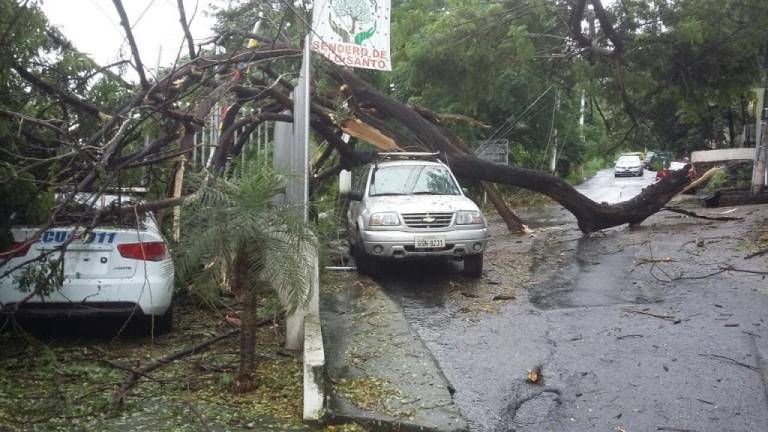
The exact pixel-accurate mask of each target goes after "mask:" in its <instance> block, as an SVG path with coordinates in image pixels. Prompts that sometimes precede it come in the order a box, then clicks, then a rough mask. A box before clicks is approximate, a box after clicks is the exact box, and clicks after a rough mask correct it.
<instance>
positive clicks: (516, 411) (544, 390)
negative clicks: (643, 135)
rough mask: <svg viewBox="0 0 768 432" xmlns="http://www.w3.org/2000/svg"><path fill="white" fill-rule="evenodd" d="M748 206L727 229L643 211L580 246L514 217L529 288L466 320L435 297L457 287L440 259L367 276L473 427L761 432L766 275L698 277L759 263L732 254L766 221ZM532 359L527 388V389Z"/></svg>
mask: <svg viewBox="0 0 768 432" xmlns="http://www.w3.org/2000/svg"><path fill="white" fill-rule="evenodd" d="M652 181H653V177H652V173H646V176H645V177H643V178H642V179H641V178H627V179H624V178H622V179H615V180H614V178H613V174H612V172H610V171H602V172H600V173H598V175H597V176H596V177H594V178H593V179H592V180H590V181H589V182H587V183H585V184H584V185H583V187H582V190H583V191H584V193H586V194H588V195H590V196H591V197H593V198H594V199H598V200H601V201H610V202H614V201H616V198H617V197H619V196H620V197H621V198H622V199H629V198H630V197H631V196H632V194H636V193H639V192H640V190H641V189H642V187H643V185H644V184H648V183H650V182H652ZM756 209H757V210H754V209H753V210H750V209H749V208H746V209H739V210H738V211H736V212H734V213H732V214H730V215H739V216H744V217H745V218H746V219H745V221H743V222H718V223H710V222H704V221H701V220H694V219H690V218H681V217H680V216H678V215H674V216H671V215H669V214H659V215H656V216H654V217H653V218H652V219H650V220H648V221H646V222H645V223H644V224H643V225H641V226H640V227H636V228H632V229H630V228H627V227H620V228H617V229H613V230H607V231H606V232H604V233H598V234H596V235H593V236H591V237H583V236H581V233H580V232H579V231H578V230H576V228H575V220H574V219H573V217H572V216H570V215H569V214H567V213H566V212H565V211H563V210H562V209H559V208H549V209H544V210H540V211H537V212H533V213H530V214H527V215H525V216H527V219H528V220H530V221H542V222H539V223H536V224H532V225H535V226H537V227H538V228H537V229H536V237H535V238H533V240H532V241H533V249H532V250H531V251H530V252H528V253H533V254H535V255H536V264H535V269H534V270H535V274H536V275H537V278H536V279H537V280H536V281H535V282H532V283H530V284H527V285H526V286H520V287H518V288H519V291H520V296H519V298H518V299H517V300H516V301H515V302H511V303H510V304H508V305H506V306H505V307H504V308H502V310H501V311H500V312H499V313H498V314H488V315H484V316H481V317H480V318H479V319H468V318H467V317H466V315H465V314H463V313H462V310H461V308H460V305H459V304H456V303H455V302H452V301H451V300H450V298H449V297H448V296H447V295H446V292H447V289H448V288H447V287H448V286H449V284H452V283H453V284H456V283H459V284H461V283H466V280H465V279H462V277H461V276H460V275H459V274H458V271H457V270H458V266H456V265H454V264H448V265H434V266H424V265H420V264H416V265H400V266H395V267H394V268H393V269H391V270H392V271H389V272H387V274H388V276H386V277H383V278H381V279H380V282H381V283H382V285H383V286H384V288H385V289H386V290H387V292H388V293H389V294H390V295H391V296H392V297H393V298H395V299H396V300H397V301H398V302H399V303H400V304H401V305H402V307H403V309H404V311H405V314H406V316H407V318H408V320H409V323H410V325H411V326H412V328H413V329H414V330H415V331H416V332H417V333H418V334H419V336H420V337H421V338H422V339H423V340H424V341H425V343H426V345H427V346H428V347H429V349H430V350H431V351H432V353H433V355H434V356H435V358H436V359H437V361H438V362H439V364H440V366H441V367H442V368H443V370H444V372H445V375H446V377H447V378H448V379H449V380H450V381H451V383H452V384H453V386H454V387H455V388H456V393H455V395H454V398H455V400H456V403H457V405H458V406H459V408H460V409H461V411H462V413H463V414H464V416H465V417H466V418H467V420H468V422H469V424H470V427H471V430H473V431H626V432H630V431H765V430H768V392H767V391H766V389H768V387H767V386H766V381H765V380H766V377H768V363H767V362H768V360H767V359H768V357H767V356H768V329H766V328H765V327H766V326H768V323H766V322H765V319H766V317H768V314H766V311H768V281H766V279H765V278H764V277H763V276H761V275H755V274H749V273H742V272H725V273H720V274H717V275H713V276H709V277H703V276H706V275H709V274H710V273H714V272H716V271H718V270H719V269H720V267H721V266H722V265H733V266H736V267H739V268H745V269H759V270H765V269H766V268H768V265H766V260H765V259H762V258H761V260H750V261H745V260H743V256H744V251H743V247H744V244H743V243H742V241H743V240H742V239H743V238H744V237H745V236H746V233H747V231H748V230H750V229H752V228H753V227H754V226H755V225H757V224H759V223H763V224H765V223H766V222H767V221H768V220H766V219H765V216H766V215H767V214H768V211H766V210H765V209H764V208H763V209H762V210H760V209H759V208H757V207H756ZM750 212H751V213H750ZM761 212H762V213H761ZM760 218H763V219H760ZM509 259H511V260H514V259H515V256H514V255H512V256H510V257H509ZM656 260H661V261H658V262H656ZM536 365H540V366H541V367H542V371H543V377H544V379H543V382H542V383H540V384H530V383H527V382H526V381H525V376H526V371H527V370H528V369H531V368H532V367H534V366H536Z"/></svg>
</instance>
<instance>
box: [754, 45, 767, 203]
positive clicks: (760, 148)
mask: <svg viewBox="0 0 768 432" xmlns="http://www.w3.org/2000/svg"><path fill="white" fill-rule="evenodd" d="M763 69H764V70H765V79H764V81H763V103H762V110H761V111H760V113H758V115H757V116H756V123H758V126H757V129H758V132H759V133H758V135H757V137H756V138H757V139H756V140H755V163H754V165H753V166H752V193H753V194H755V195H757V194H760V193H762V192H763V187H764V185H765V182H766V160H768V130H766V125H767V124H768V43H767V44H766V48H765V55H764V57H763Z"/></svg>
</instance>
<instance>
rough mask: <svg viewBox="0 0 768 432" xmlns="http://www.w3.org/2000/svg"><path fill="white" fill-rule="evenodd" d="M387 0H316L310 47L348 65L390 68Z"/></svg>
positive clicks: (340, 63)
mask: <svg viewBox="0 0 768 432" xmlns="http://www.w3.org/2000/svg"><path fill="white" fill-rule="evenodd" d="M389 15H390V0H315V2H314V5H313V7H312V31H313V33H312V51H315V52H318V53H320V54H322V55H324V56H325V57H327V58H328V59H330V60H331V61H332V62H334V63H336V64H339V65H342V66H349V67H356V68H365V69H376V70H385V71H389V70H392V61H391V59H390V52H389Z"/></svg>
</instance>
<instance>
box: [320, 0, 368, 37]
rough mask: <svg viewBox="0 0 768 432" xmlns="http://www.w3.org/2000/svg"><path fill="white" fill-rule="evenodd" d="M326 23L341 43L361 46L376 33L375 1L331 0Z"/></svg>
mask: <svg viewBox="0 0 768 432" xmlns="http://www.w3.org/2000/svg"><path fill="white" fill-rule="evenodd" d="M330 4H331V10H330V12H329V13H328V21H329V22H330V24H331V29H332V30H333V32H334V33H336V34H337V35H339V37H340V38H341V40H342V41H344V42H346V43H354V44H355V45H362V44H363V42H365V41H366V40H367V39H370V38H371V37H372V36H373V35H374V33H376V12H377V9H378V4H377V3H376V0H331V2H330Z"/></svg>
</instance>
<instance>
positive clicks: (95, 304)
mask: <svg viewBox="0 0 768 432" xmlns="http://www.w3.org/2000/svg"><path fill="white" fill-rule="evenodd" d="M117 199H118V197H117V196H115V195H104V196H102V197H100V198H99V202H98V204H97V206H96V207H97V208H102V207H104V206H107V205H110V204H112V203H113V202H115V201H116V200H117ZM121 201H122V202H123V205H125V204H124V203H125V201H126V198H125V197H124V196H123V197H122V199H121ZM130 219H131V220H132V222H131V223H130V224H129V223H126V224H118V223H110V224H105V225H104V226H98V227H97V228H95V229H94V230H92V231H91V232H90V233H88V234H87V235H83V232H84V230H83V229H82V228H79V229H75V228H74V227H56V228H52V229H49V230H47V231H45V232H43V233H42V235H41V236H40V239H39V241H37V242H35V243H32V244H31V245H30V246H28V247H25V248H22V247H21V246H23V244H24V242H25V240H27V239H29V238H30V237H31V236H33V235H34V233H35V232H36V231H37V229H36V228H32V227H29V228H26V227H20V228H14V229H12V233H13V238H14V242H13V244H12V245H11V247H10V248H8V249H7V251H12V252H13V255H12V258H11V259H10V260H9V261H8V262H7V263H6V264H5V265H3V266H2V267H0V273H2V272H4V271H5V269H10V268H13V267H16V266H17V265H18V264H21V263H23V262H25V261H28V260H30V258H34V257H37V256H40V254H41V253H44V252H45V251H50V250H52V249H55V248H56V247H57V246H60V245H61V244H62V243H64V242H66V241H67V239H68V238H69V237H70V236H71V235H73V233H74V234H75V236H76V237H78V238H77V239H75V240H74V241H72V242H71V243H70V244H69V245H67V247H66V251H65V253H64V256H63V265H62V267H63V282H62V284H61V286H60V287H58V288H56V289H54V290H53V291H52V292H50V293H48V294H46V295H43V296H39V295H38V296H34V297H32V298H31V299H29V300H28V301H26V302H24V303H23V304H20V305H17V303H18V302H20V301H22V300H23V299H24V298H25V297H27V296H28V294H29V293H28V292H23V291H22V290H20V289H19V288H20V287H19V277H20V276H21V275H22V272H23V271H24V269H25V268H27V267H29V266H30V265H40V260H37V261H35V262H32V263H30V264H27V265H25V266H23V267H22V268H20V269H18V270H15V271H14V272H13V273H11V274H10V275H8V276H6V277H4V278H2V279H0V304H2V305H3V306H4V309H5V310H6V311H9V310H15V312H14V313H16V314H18V316H23V317H54V316H61V317H75V316H120V317H141V319H143V320H146V321H147V322H148V323H151V325H152V328H154V330H155V331H156V332H159V333H162V332H165V331H168V330H170V329H171V328H172V326H173V308H172V307H171V300H172V296H173V278H174V270H173V263H172V261H171V258H170V254H169V252H168V245H167V243H166V241H165V239H164V238H163V236H162V234H161V233H160V230H159V229H158V227H157V224H156V222H155V219H154V217H153V216H152V215H151V214H149V213H147V214H145V215H144V216H141V217H140V222H139V223H138V224H137V223H136V221H135V220H134V219H135V218H130ZM7 251H6V252H7ZM45 259H46V260H59V259H61V254H60V253H59V252H54V253H52V254H50V255H48V256H47V257H46V258H45Z"/></svg>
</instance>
